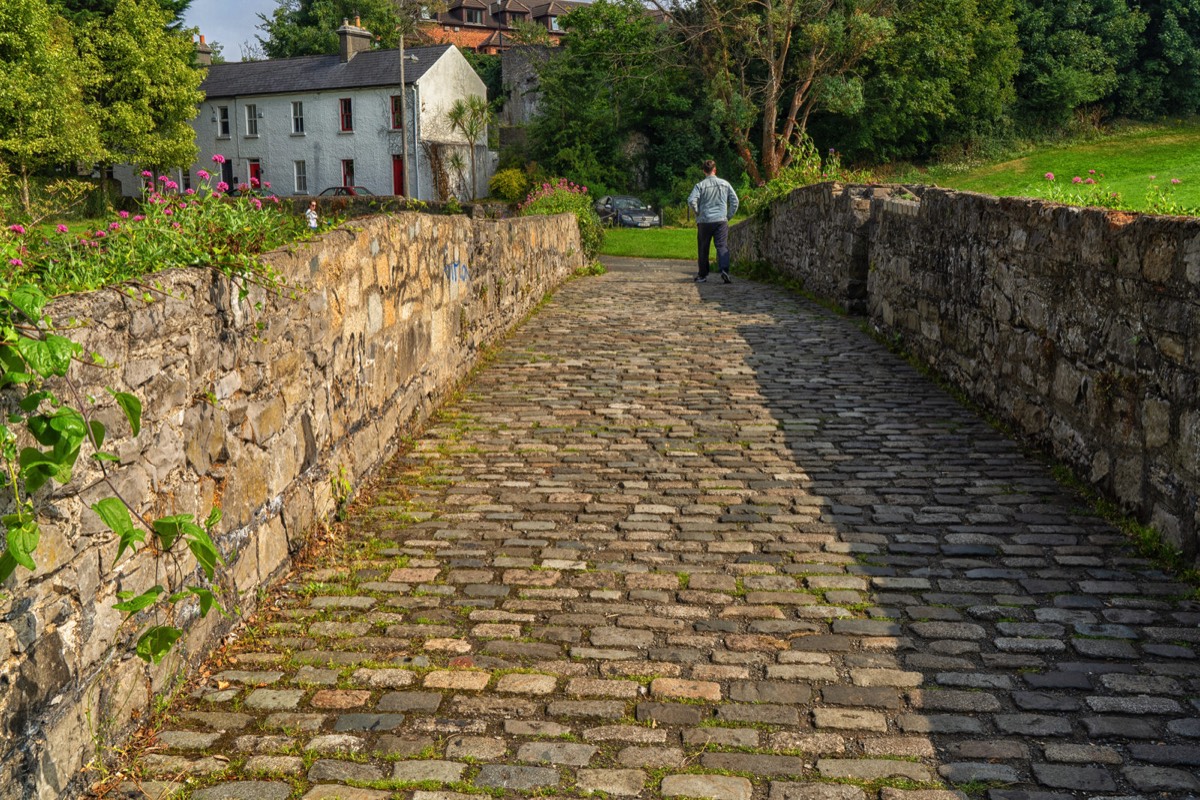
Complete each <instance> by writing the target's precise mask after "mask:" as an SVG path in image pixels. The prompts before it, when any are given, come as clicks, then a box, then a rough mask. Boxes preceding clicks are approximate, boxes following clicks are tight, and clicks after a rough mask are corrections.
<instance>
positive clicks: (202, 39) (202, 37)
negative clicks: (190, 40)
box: [200, 33, 204, 44]
mask: <svg viewBox="0 0 1200 800" xmlns="http://www.w3.org/2000/svg"><path fill="white" fill-rule="evenodd" d="M200 44H204V34H203V33H202V34H200Z"/></svg>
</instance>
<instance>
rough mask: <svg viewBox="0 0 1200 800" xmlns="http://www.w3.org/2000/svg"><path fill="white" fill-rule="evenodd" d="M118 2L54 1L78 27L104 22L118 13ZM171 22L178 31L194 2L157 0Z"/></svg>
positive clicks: (188, 0) (189, 0) (111, 0)
mask: <svg viewBox="0 0 1200 800" xmlns="http://www.w3.org/2000/svg"><path fill="white" fill-rule="evenodd" d="M117 2H118V0H52V4H53V5H55V6H57V7H58V11H59V13H61V14H62V15H63V16H64V17H66V18H67V19H69V20H71V22H73V23H75V24H76V25H80V26H82V25H85V24H87V23H90V22H102V21H104V20H105V19H107V18H108V17H111V16H112V15H113V13H114V12H115V11H116V8H117ZM154 4H155V5H156V6H158V8H160V9H161V10H162V11H163V12H164V13H165V14H166V15H167V19H168V20H169V21H170V24H171V27H173V28H176V29H178V28H179V27H180V26H181V25H182V24H183V15H184V14H186V13H187V10H188V8H190V7H191V5H192V0H155V3H154Z"/></svg>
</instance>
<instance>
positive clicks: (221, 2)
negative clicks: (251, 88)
mask: <svg viewBox="0 0 1200 800" xmlns="http://www.w3.org/2000/svg"><path fill="white" fill-rule="evenodd" d="M276 5H278V3H277V2H276V0H192V6H191V8H189V9H188V11H187V14H185V15H184V18H183V19H184V24H186V25H187V26H188V27H195V28H199V29H200V33H203V34H204V37H205V38H206V39H207V40H208V41H210V42H212V41H217V42H220V43H221V46H222V47H223V48H224V53H223V55H224V56H225V60H226V61H241V60H242V43H243V42H246V41H250V42H253V41H255V37H256V36H257V35H258V34H259V33H260V31H259V30H258V23H259V19H258V15H259V14H270V13H271V11H272V10H274V8H275V6H276Z"/></svg>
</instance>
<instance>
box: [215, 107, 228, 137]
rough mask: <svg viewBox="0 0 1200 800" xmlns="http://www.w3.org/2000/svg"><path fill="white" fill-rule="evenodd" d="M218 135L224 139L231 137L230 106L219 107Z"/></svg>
mask: <svg viewBox="0 0 1200 800" xmlns="http://www.w3.org/2000/svg"><path fill="white" fill-rule="evenodd" d="M217 136H219V137H221V138H222V139H228V138H229V106H219V107H218V108H217Z"/></svg>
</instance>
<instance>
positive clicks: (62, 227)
mask: <svg viewBox="0 0 1200 800" xmlns="http://www.w3.org/2000/svg"><path fill="white" fill-rule="evenodd" d="M55 230H57V231H58V232H59V233H66V232H67V231H68V230H69V229H68V228H67V226H66V225H63V224H62V223H59V225H58V227H57V228H55Z"/></svg>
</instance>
